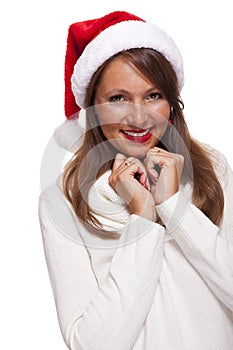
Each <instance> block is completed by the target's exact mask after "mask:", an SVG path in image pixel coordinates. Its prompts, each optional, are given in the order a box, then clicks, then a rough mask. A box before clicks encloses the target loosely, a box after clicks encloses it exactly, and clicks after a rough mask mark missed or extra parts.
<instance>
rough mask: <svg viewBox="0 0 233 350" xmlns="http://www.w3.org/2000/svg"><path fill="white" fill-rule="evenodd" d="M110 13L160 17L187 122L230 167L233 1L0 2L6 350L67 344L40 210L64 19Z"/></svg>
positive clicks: (58, 116) (58, 90) (57, 116)
mask: <svg viewBox="0 0 233 350" xmlns="http://www.w3.org/2000/svg"><path fill="white" fill-rule="evenodd" d="M2 3H3V2H2ZM85 5H86V9H85V8H84V6H85ZM113 10H126V11H128V12H132V13H134V14H136V15H138V16H140V17H142V18H144V19H146V20H148V21H150V22H154V23H155V24H157V25H158V26H160V27H161V28H163V29H164V30H165V31H167V32H168V33H169V34H170V35H171V36H172V37H173V38H174V39H175V41H176V43H177V45H178V46H179V48H180V50H181V52H182V54H183V58H184V63H185V76H186V82H185V87H184V89H183V92H182V97H183V100H184V102H185V115H186V119H187V123H188V126H189V129H190V131H191V133H192V135H194V136H195V137H196V138H198V139H199V140H200V141H203V142H206V143H209V144H211V145H212V146H214V147H216V148H218V149H219V150H221V151H222V152H223V153H224V154H225V155H226V156H227V158H228V160H229V162H230V164H231V166H233V154H232V139H233V137H232V119H233V107H232V94H233V90H232V81H233V68H232V62H233V50H232V34H231V33H232V31H233V24H232V23H233V22H232V15H231V14H232V10H231V7H230V1H227V0H222V1H214V0H212V1H211V0H205V1H203V0H196V1H187V0H176V1H174V0H170V1H169V0H159V1H157V0H152V1H148V0H135V1H133V0H128V1H125V0H124V1H123V0H117V1H111V0H104V1H90V0H89V1H83V2H81V1H78V0H76V1H73V0H56V1H55V0H40V1H37V2H35V1H29V0H28V1H27V0H21V1H12V0H9V1H7V2H5V5H3V4H2V5H1V9H0V16H1V18H0V45H1V53H0V60H1V62H0V84H1V87H0V88H1V95H0V98H1V103H0V109H1V134H0V135H1V136H0V141H1V190H0V201H1V253H0V269H1V271H0V273H1V274H0V283H1V287H0V293H1V297H0V303H1V305H0V322H1V325H0V329H1V337H0V348H1V349H4V350H8V349H24V350H29V349H30V350H31V349H33V350H39V349H40V350H42V349H43V350H47V349H49V350H53V349H54V350H55V349H56V350H62V349H63V350H64V349H66V347H65V345H64V343H63V340H62V338H61V335H60V331H59V326H58V323H57V318H56V313H55V307H54V301H53V297H52V292H51V288H50V283H49V279H48V274H47V270H46V265H45V261H44V255H43V247H42V241H41V234H40V229H39V222H38V217H37V201H38V195H39V192H40V183H39V182H40V180H39V175H40V162H41V158H42V155H43V152H44V149H45V147H46V144H47V142H48V140H49V138H50V137H51V135H52V132H53V130H54V128H55V127H56V126H58V125H59V124H61V123H62V122H63V120H64V112H63V92H64V85H63V65H64V55H65V49H66V37H67V31H68V26H69V24H71V23H73V22H77V21H80V20H85V19H92V18H96V17H99V16H102V15H104V14H106V13H108V12H111V11H113ZM100 49H101V48H100Z"/></svg>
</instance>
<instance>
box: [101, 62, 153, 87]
mask: <svg viewBox="0 0 233 350" xmlns="http://www.w3.org/2000/svg"><path fill="white" fill-rule="evenodd" d="M130 84H143V85H150V86H151V85H152V82H151V81H149V80H148V78H147V77H145V76H144V75H143V73H142V72H140V71H139V70H138V69H137V68H136V67H135V66H134V65H133V63H132V62H130V61H129V60H127V59H126V58H125V57H121V56H118V57H115V58H114V59H113V60H112V61H110V62H109V63H108V64H107V65H106V67H105V69H104V70H103V72H102V74H101V77H100V80H99V86H101V87H102V88H103V87H105V86H109V85H119V86H120V85H126V86H127V85H130ZM153 85H154V84H153Z"/></svg>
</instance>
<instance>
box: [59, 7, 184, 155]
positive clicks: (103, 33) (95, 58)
mask: <svg viewBox="0 0 233 350" xmlns="http://www.w3.org/2000/svg"><path fill="white" fill-rule="evenodd" d="M133 48H151V49H154V50H156V51H159V52H160V53H162V54H163V55H164V57H165V58H166V59H167V60H168V61H169V62H170V63H171V65H172V67H173V69H174V71H175V73H176V75H177V80H178V84H179V88H180V90H181V89H182V87H183V83H184V74H183V60H182V57H181V54H180V52H179V50H178V48H177V46H176V44H175V43H174V41H173V40H172V38H171V37H170V36H169V35H167V34H166V33H165V32H164V31H163V30H161V29H160V28H158V27H157V26H155V25H154V24H150V23H147V22H145V21H144V20H143V19H141V18H139V17H137V16H135V15H133V14H130V13H127V12H124V11H116V12H112V13H110V14H108V15H106V16H104V17H101V18H98V19H94V20H88V21H83V22H77V23H74V24H72V25H71V26H70V28H69V32H68V39H67V50H66V57H65V114H66V117H67V119H68V120H69V119H71V120H73V119H76V118H77V116H78V114H79V111H80V109H81V108H85V96H86V91H87V88H88V85H89V83H90V81H91V78H92V76H93V74H94V73H95V72H96V71H97V69H98V68H99V67H100V66H101V65H102V64H103V63H104V62H105V61H106V60H107V59H109V58H110V57H112V56H113V55H115V54H117V53H119V52H121V51H124V50H128V49H133ZM76 124H77V123H76ZM71 127H72V126H71ZM65 129H67V130H68V129H69V128H67V125H66V126H65ZM60 132H61V131H59V130H56V134H55V137H56V139H57V141H58V143H59V133H60ZM67 136H68V135H67ZM62 139H63V141H62V143H63V144H64V139H65V137H64V135H62ZM60 143H61V142H60ZM69 144H70V141H69ZM66 148H67V145H66Z"/></svg>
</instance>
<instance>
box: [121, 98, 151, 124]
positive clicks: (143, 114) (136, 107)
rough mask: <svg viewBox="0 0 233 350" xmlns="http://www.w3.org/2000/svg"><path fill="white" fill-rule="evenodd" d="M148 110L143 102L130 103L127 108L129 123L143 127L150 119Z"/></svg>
mask: <svg viewBox="0 0 233 350" xmlns="http://www.w3.org/2000/svg"><path fill="white" fill-rule="evenodd" d="M148 116H149V113H148V110H147V109H146V108H145V107H144V105H143V103H141V104H139V103H129V104H128V106H127V110H126V115H125V117H126V120H127V123H128V124H132V125H135V126H138V127H143V126H144V125H145V123H146V122H147V120H148Z"/></svg>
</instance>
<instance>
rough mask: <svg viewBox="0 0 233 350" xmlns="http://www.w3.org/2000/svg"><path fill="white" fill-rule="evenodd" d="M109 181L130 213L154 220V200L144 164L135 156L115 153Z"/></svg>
mask: <svg viewBox="0 0 233 350" xmlns="http://www.w3.org/2000/svg"><path fill="white" fill-rule="evenodd" d="M109 183H110V185H111V186H112V187H113V189H114V190H115V191H116V192H117V194H118V195H119V196H120V197H121V198H122V199H123V200H124V201H125V202H126V203H127V205H128V206H129V209H130V211H131V213H132V214H137V215H139V216H143V217H145V218H146V219H149V220H152V221H155V217H156V212H155V202H154V199H153V196H152V194H151V193H150V184H149V180H148V175H147V171H146V169H145V166H144V165H143V164H142V163H141V162H140V161H139V160H138V159H136V158H133V157H129V158H127V159H126V156H124V155H123V154H117V155H116V158H115V161H114V164H113V169H112V173H111V175H110V176H109Z"/></svg>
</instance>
